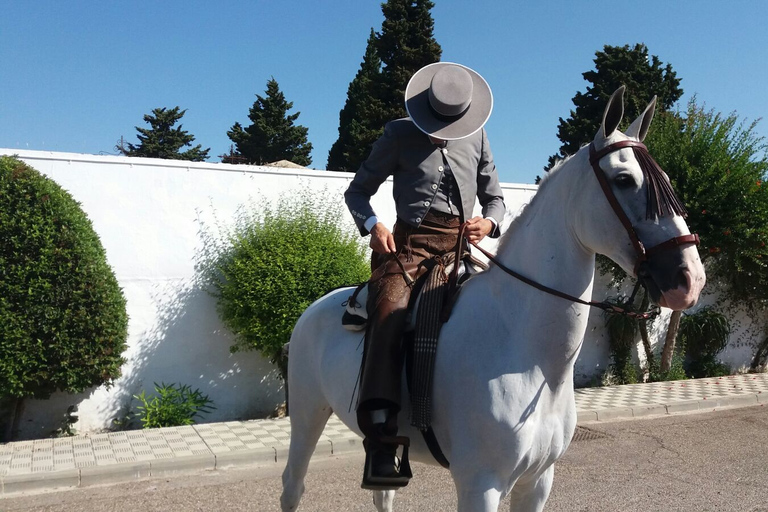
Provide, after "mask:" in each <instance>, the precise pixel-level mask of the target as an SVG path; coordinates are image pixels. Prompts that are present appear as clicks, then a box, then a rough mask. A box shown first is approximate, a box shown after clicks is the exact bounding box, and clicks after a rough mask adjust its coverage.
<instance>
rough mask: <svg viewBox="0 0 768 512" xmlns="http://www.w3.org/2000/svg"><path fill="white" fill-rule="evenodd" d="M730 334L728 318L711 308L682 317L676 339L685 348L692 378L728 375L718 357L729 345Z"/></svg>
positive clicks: (727, 368)
mask: <svg viewBox="0 0 768 512" xmlns="http://www.w3.org/2000/svg"><path fill="white" fill-rule="evenodd" d="M730 334H731V325H730V323H729V322H728V318H726V317H725V315H723V314H722V313H720V312H718V311H715V310H714V309H712V308H703V309H701V310H699V311H697V312H696V313H693V314H691V315H683V318H682V320H681V321H680V330H679V331H678V334H677V337H678V339H679V340H680V342H681V343H682V344H683V346H685V352H686V355H687V356H688V365H687V367H688V372H689V373H690V374H691V375H692V376H693V377H694V378H700V377H719V376H721V375H729V374H730V368H729V367H728V366H727V365H725V364H723V363H720V362H719V361H718V360H717V355H718V354H719V353H720V352H722V351H723V349H725V347H726V345H727V344H728V337H729V336H730Z"/></svg>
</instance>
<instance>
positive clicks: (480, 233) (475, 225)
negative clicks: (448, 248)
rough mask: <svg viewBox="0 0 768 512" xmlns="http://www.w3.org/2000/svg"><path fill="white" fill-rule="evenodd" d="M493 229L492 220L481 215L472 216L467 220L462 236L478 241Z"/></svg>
mask: <svg viewBox="0 0 768 512" xmlns="http://www.w3.org/2000/svg"><path fill="white" fill-rule="evenodd" d="M491 231H493V222H491V221H490V220H488V219H486V218H483V217H474V218H472V219H469V220H468V221H467V224H466V227H465V228H464V236H465V237H466V238H467V240H469V241H470V242H475V243H477V242H479V241H480V240H482V239H483V238H485V237H486V236H487V235H488V234H489V233H490V232H491Z"/></svg>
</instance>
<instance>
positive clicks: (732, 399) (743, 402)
mask: <svg viewBox="0 0 768 512" xmlns="http://www.w3.org/2000/svg"><path fill="white" fill-rule="evenodd" d="M750 405H758V401H757V395H732V396H723V397H718V398H713V399H707V400H705V401H704V400H703V401H701V402H699V408H700V409H702V410H707V408H715V407H745V406H750Z"/></svg>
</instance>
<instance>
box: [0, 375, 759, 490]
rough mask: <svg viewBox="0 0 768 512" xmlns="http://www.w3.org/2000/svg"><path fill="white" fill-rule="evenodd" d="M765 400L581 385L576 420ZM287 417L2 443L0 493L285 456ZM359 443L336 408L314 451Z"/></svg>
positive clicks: (734, 386)
mask: <svg viewBox="0 0 768 512" xmlns="http://www.w3.org/2000/svg"><path fill="white" fill-rule="evenodd" d="M766 403H768V374H747V375H734V376H729V377H720V378H709V379H695V380H685V381H675V382H657V383H652V384H631V385H626V386H613V387H606V388H584V389H577V390H576V409H577V411H578V421H579V423H584V422H591V421H605V420H612V419H620V418H638V417H643V416H652V415H662V414H663V415H666V414H676V413H681V412H691V411H702V412H703V411H714V410H718V409H721V408H725V407H744V406H750V405H760V406H763V405H765V404H766ZM290 429H291V427H290V422H289V420H288V419H287V418H285V419H279V420H256V421H233V422H226V423H209V424H201V425H194V426H187V427H169V428H160V429H148V430H133V431H125V432H113V433H109V434H95V435H88V436H75V437H65V438H57V439H40V440H35V441H20V442H14V443H8V444H4V445H3V444H0V496H13V495H18V494H20V493H25V492H38V491H47V490H54V489H61V488H73V487H87V486H90V485H98V484H109V483H118V482H125V481H130V480H136V479H139V478H146V477H161V476H170V475H174V474H181V473H189V472H199V471H204V470H217V469H223V468H227V467H234V466H245V465H273V464H275V463H277V464H281V465H282V464H284V463H285V461H286V458H287V455H288V444H289V440H290ZM360 450H362V444H361V440H360V438H359V437H357V435H355V434H354V433H352V432H351V431H350V430H348V429H347V428H346V427H345V426H344V425H343V424H342V423H341V422H340V421H339V419H338V418H337V417H336V416H335V415H334V416H332V417H331V419H330V420H329V422H328V425H327V426H326V428H325V431H324V432H323V435H322V437H321V438H320V441H319V442H318V446H317V449H316V450H315V455H314V456H315V457H327V456H329V455H337V454H340V453H344V452H350V451H360Z"/></svg>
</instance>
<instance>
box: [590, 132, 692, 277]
mask: <svg viewBox="0 0 768 512" xmlns="http://www.w3.org/2000/svg"><path fill="white" fill-rule="evenodd" d="M624 148H638V149H640V150H641V151H644V152H645V153H646V154H647V153H648V149H647V148H646V147H645V144H643V143H642V142H637V141H633V140H623V141H620V142H616V143H614V144H610V145H608V146H606V147H604V148H603V149H601V150H600V151H598V150H596V149H595V143H594V142H593V143H591V144H590V145H589V163H590V164H592V170H593V171H595V176H596V177H597V181H598V183H600V188H602V189H603V194H605V198H606V199H607V200H608V203H609V204H610V205H611V208H613V211H614V213H615V214H616V216H617V217H618V218H619V221H621V224H622V225H623V226H624V229H625V230H626V231H627V234H628V235H629V239H630V241H631V242H632V247H634V249H635V254H636V255H637V259H636V261H635V268H634V271H635V275H637V272H638V269H639V268H640V265H642V264H643V263H645V262H646V261H648V259H649V258H650V257H651V256H652V255H654V254H658V253H659V252H662V251H665V250H668V249H674V248H675V247H679V246H684V245H689V244H694V245H699V235H697V234H696V233H691V234H689V235H681V236H676V237H673V238H670V239H669V240H667V241H666V242H662V243H660V244H658V245H655V246H653V247H651V248H650V249H646V248H645V246H644V245H643V242H641V241H640V238H639V237H638V236H637V232H636V231H635V228H634V226H633V225H632V221H630V220H629V217H627V214H626V213H625V212H624V209H623V208H622V207H621V205H620V204H619V201H618V200H617V199H616V194H614V193H613V189H611V186H610V185H609V184H608V179H607V178H606V177H605V173H604V172H603V170H602V169H601V168H600V159H601V158H603V157H604V156H606V155H608V154H610V153H613V152H614V151H618V150H620V149H624ZM649 158H650V157H649ZM643 172H644V173H645V174H646V175H648V173H649V171H648V170H646V169H643ZM650 172H654V171H650ZM656 172H661V170H660V169H658V167H657V171H656ZM662 179H664V180H666V179H667V177H666V176H663V177H662ZM647 186H648V187H650V186H651V184H650V183H648V184H647ZM669 190H671V188H670V189H669ZM675 199H676V198H675ZM659 210H661V211H659V212H656V214H657V215H663V214H664V211H663V208H659ZM682 215H683V217H685V213H684V211H683V212H682Z"/></svg>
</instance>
